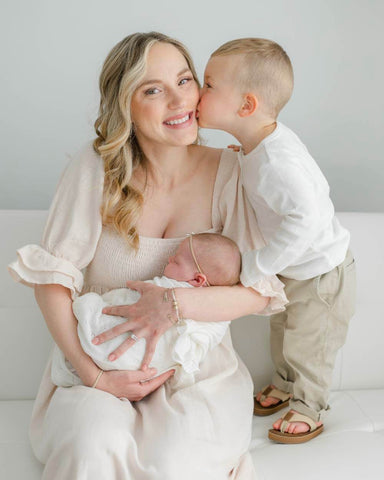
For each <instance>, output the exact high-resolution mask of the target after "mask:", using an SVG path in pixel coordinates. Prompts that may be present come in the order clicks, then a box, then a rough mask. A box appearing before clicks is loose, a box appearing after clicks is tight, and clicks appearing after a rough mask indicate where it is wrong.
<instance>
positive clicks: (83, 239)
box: [8, 144, 104, 299]
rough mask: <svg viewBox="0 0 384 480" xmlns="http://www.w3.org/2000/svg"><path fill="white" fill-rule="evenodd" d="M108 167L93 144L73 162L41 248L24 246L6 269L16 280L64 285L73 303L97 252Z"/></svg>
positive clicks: (62, 182)
mask: <svg viewBox="0 0 384 480" xmlns="http://www.w3.org/2000/svg"><path fill="white" fill-rule="evenodd" d="M103 183H104V168H103V162H102V159H101V157H100V156H99V155H97V154H96V152H95V151H94V150H93V147H92V145H91V144H88V145H87V146H86V147H85V148H83V149H82V150H81V151H80V152H79V153H78V154H77V155H76V156H74V157H73V158H71V160H70V162H69V164H68V166H67V168H66V169H65V171H64V173H63V174H62V176H61V179H60V181H59V184H58V187H57V189H56V193H55V196H54V199H53V202H52V204H51V207H50V210H49V214H48V219H47V223H46V226H45V229H44V233H43V238H42V242H41V245H25V246H24V247H22V248H20V249H19V250H17V259H16V261H14V262H13V263H11V264H10V265H9V266H8V271H9V273H10V274H11V276H12V277H13V278H14V280H16V281H17V282H21V283H23V284H24V285H27V286H29V287H33V286H34V285H35V284H52V283H53V284H60V285H63V286H64V287H66V288H68V289H70V291H71V295H72V298H73V299H74V298H75V297H76V296H77V295H78V294H79V293H80V292H81V289H82V287H83V273H82V269H83V268H85V267H86V266H87V265H88V264H89V263H90V262H91V260H92V258H93V257H94V254H95V250H96V246H97V242H98V240H99V237H100V234H101V229H102V221H101V215H100V206H101V201H102V195H103Z"/></svg>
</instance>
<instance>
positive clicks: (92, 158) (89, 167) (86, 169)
mask: <svg viewBox="0 0 384 480" xmlns="http://www.w3.org/2000/svg"><path fill="white" fill-rule="evenodd" d="M67 156H68V158H69V162H68V164H67V168H66V170H65V171H66V173H67V174H68V173H69V174H70V175H71V176H79V177H93V178H95V177H103V176H104V162H103V160H102V158H101V156H100V155H99V154H98V153H96V151H95V150H94V148H93V142H91V141H89V142H87V143H85V144H84V145H82V146H81V147H80V148H78V149H77V151H76V150H75V152H74V153H71V154H68V155H67Z"/></svg>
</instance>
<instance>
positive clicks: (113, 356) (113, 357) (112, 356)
mask: <svg viewBox="0 0 384 480" xmlns="http://www.w3.org/2000/svg"><path fill="white" fill-rule="evenodd" d="M108 360H109V361H110V362H113V361H114V360H116V355H115V354H114V353H111V355H109V357H108Z"/></svg>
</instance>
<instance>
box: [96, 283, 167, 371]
mask: <svg viewBox="0 0 384 480" xmlns="http://www.w3.org/2000/svg"><path fill="white" fill-rule="evenodd" d="M127 287H128V288H130V289H132V290H136V291H138V292H139V293H140V294H141V298H140V299H139V300H138V302H136V303H134V304H133V305H120V306H113V307H106V308H104V309H103V313H105V314H107V315H118V316H120V317H124V318H126V319H127V321H126V322H125V323H123V324H121V325H117V326H116V327H113V328H111V329H110V330H106V331H105V332H103V333H101V334H100V335H97V337H95V338H94V339H93V340H92V343H93V344H95V345H97V344H100V343H104V342H106V341H108V340H111V338H114V337H117V336H118V335H121V334H122V333H126V332H132V333H133V334H134V335H135V337H137V338H145V340H146V342H147V344H146V350H145V354H144V358H143V361H142V364H141V368H142V370H145V369H146V368H147V367H148V366H149V364H150V362H151V360H152V357H153V354H154V353H155V349H156V345H157V342H158V340H159V338H160V337H161V335H163V334H164V332H166V331H167V330H168V328H170V327H171V326H172V325H173V323H174V322H173V321H172V320H171V319H170V317H169V316H168V315H172V313H173V312H172V305H171V303H170V302H164V292H165V290H166V289H165V288H162V287H158V286H157V285H153V284H150V283H146V282H127ZM171 318H173V317H171ZM136 341H137V340H135V339H134V337H133V338H132V337H130V338H127V339H126V340H125V341H124V342H123V343H122V344H121V345H120V346H119V347H118V348H117V349H116V350H114V351H113V352H112V353H111V354H110V355H109V357H108V360H110V361H114V360H116V359H117V358H119V357H120V356H121V355H122V354H123V353H124V352H126V351H127V350H128V348H130V347H132V346H133V345H134V344H135V342H136Z"/></svg>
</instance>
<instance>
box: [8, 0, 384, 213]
mask: <svg viewBox="0 0 384 480" xmlns="http://www.w3.org/2000/svg"><path fill="white" fill-rule="evenodd" d="M0 6H1V12H0V35H1V39H0V40H1V41H0V48H1V51H0V58H1V66H0V69H1V85H0V96H1V98H0V101H1V103H0V105H1V108H0V122H1V124H0V132H1V142H0V153H1V156H0V161H1V179H0V208H3V209H19V208H20V209H45V208H47V207H48V206H49V204H50V201H51V199H52V195H53V193H54V190H55V186H56V184H57V181H58V178H59V176H60V173H61V171H62V170H63V168H64V166H65V165H66V163H67V161H68V158H67V154H68V153H74V152H76V151H77V150H78V149H79V148H80V147H81V146H82V145H83V144H84V143H85V142H87V141H89V140H91V139H92V138H93V136H94V135H93V126H92V125H93V122H94V120H95V118H96V114H97V108H98V87H97V82H98V75H99V73H100V69H101V65H102V63H103V61H104V59H105V57H106V55H107V54H108V52H109V50H110V49H111V48H112V47H113V46H114V45H115V44H116V43H117V42H118V41H120V40H121V39H122V38H123V37H125V36H126V35H128V34H130V33H133V32H135V31H144V32H145V31H150V30H158V31H161V32H163V33H166V34H168V35H171V36H174V37H176V38H177V39H179V40H181V41H182V42H184V43H185V44H186V45H187V47H188V48H189V50H190V51H191V53H192V55H193V58H194V60H195V62H196V66H197V70H198V73H199V76H200V78H201V77H202V74H203V71H204V66H205V63H206V61H207V59H208V58H209V55H210V53H211V52H212V51H213V50H214V49H216V48H217V47H218V46H219V45H221V44H222V43H224V42H225V41H227V40H230V39H233V38H238V37H248V36H254V37H264V38H270V39H273V40H275V41H277V42H278V43H280V44H281V45H282V46H283V47H284V48H285V49H286V51H287V52H288V54H289V56H290V58H291V60H292V63H293V67H294V71H295V91H294V94H293V97H292V99H291V101H290V102H289V104H288V105H287V106H286V108H285V109H284V111H283V112H282V114H281V117H280V120H281V121H282V122H283V123H285V124H287V125H288V126H289V127H291V128H292V129H293V130H294V131H295V132H296V133H297V134H298V135H299V136H300V137H301V139H302V140H303V141H304V143H305V144H306V145H307V147H308V148H309V150H310V152H311V153H312V155H313V156H314V158H315V159H316V161H317V162H318V164H319V165H320V168H321V169H322V171H323V172H324V174H325V175H326V177H327V179H328V181H329V184H330V186H331V196H332V199H333V201H334V204H335V207H336V209H337V210H344V211H372V212H373V211H384V193H383V185H384V168H383V167H382V164H383V161H382V160H383V153H382V152H383V142H382V138H383V135H382V132H383V127H384V122H383V107H384V95H383V85H384V78H383V77H384V75H383V73H384V66H383V57H384V56H383V45H384V41H383V40H384V34H383V28H382V20H383V18H384V2H383V1H382V0H377V1H375V0H365V1H362V0H321V1H314V0H264V1H258V0H235V1H232V2H227V1H225V0H210V1H208V0H205V1H195V2H193V1H192V2H186V1H182V0H178V1H176V0H170V1H167V0H142V1H140V0H136V1H128V0H108V1H106V0H65V1H64V0H62V1H57V0H33V1H31V0H0ZM202 133H203V137H204V138H205V139H206V140H207V143H208V144H209V145H212V146H226V145H227V144H228V143H231V142H232V141H233V139H232V138H231V137H230V136H228V135H226V134H223V133H221V132H217V131H208V130H203V131H202Z"/></svg>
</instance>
